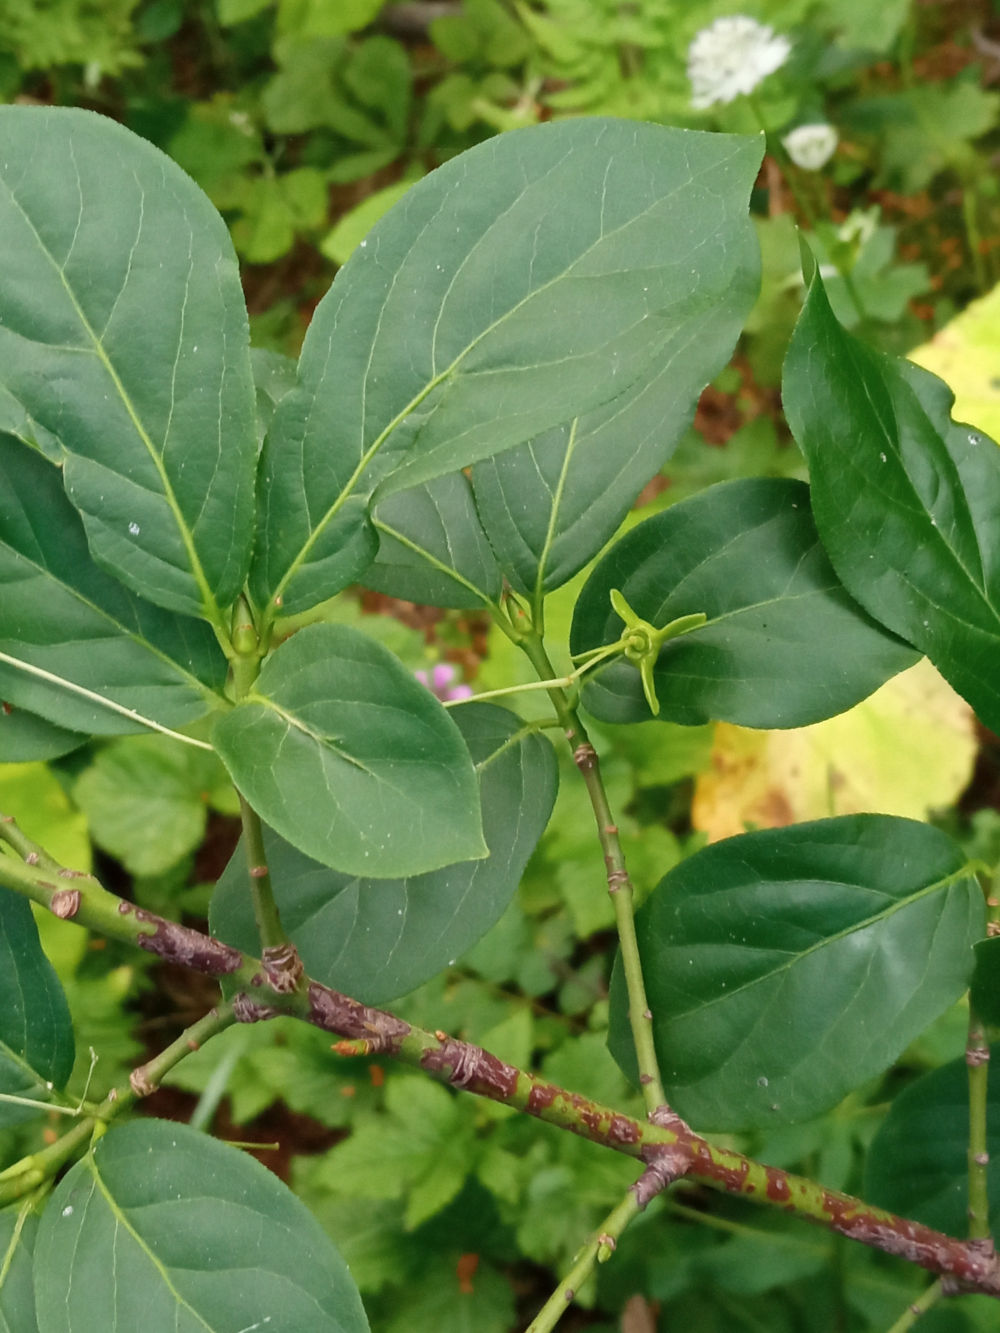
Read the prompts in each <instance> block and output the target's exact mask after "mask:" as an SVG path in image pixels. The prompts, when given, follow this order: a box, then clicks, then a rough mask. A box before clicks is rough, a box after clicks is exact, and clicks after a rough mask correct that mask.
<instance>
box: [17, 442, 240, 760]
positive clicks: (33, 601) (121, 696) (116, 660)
mask: <svg viewBox="0 0 1000 1333" xmlns="http://www.w3.org/2000/svg"><path fill="white" fill-rule="evenodd" d="M0 475H2V477H3V486H2V487H0V586H2V588H3V595H2V596H0V653H5V654H7V655H8V656H9V657H14V658H17V659H18V661H21V662H26V663H27V664H28V665H29V666H34V667H39V668H41V669H42V670H44V671H46V672H48V673H50V675H52V676H56V677H58V678H59V679H60V680H62V681H67V682H69V685H76V686H79V687H80V688H81V689H83V690H86V691H90V693H91V694H93V695H97V696H99V697H100V698H106V699H109V700H111V701H113V702H114V703H117V704H119V705H121V706H122V707H123V708H129V709H134V710H135V711H136V712H138V713H141V714H142V716H143V717H148V718H151V719H152V720H153V721H154V722H160V723H161V724H163V725H165V726H174V727H176V726H180V725H182V724H183V723H185V722H191V721H193V720H194V719H195V718H197V717H201V716H203V715H204V714H205V713H207V712H208V711H209V710H210V708H211V707H212V706H213V705H214V706H218V705H219V704H220V703H221V699H220V696H219V694H218V693H217V691H221V689H222V686H223V685H224V683H225V679H226V660H225V658H224V657H223V655H222V652H221V651H220V649H219V645H218V643H217V642H216V640H215V636H214V635H213V634H212V631H211V630H210V629H209V627H208V626H207V625H206V624H204V623H201V622H199V621H197V620H193V619H189V618H188V617H186V616H177V615H174V614H173V612H170V611H164V610H162V609H161V608H160V607H158V606H154V605H152V604H151V603H150V602H147V601H144V600H143V599H142V598H140V597H136V596H135V595H134V593H131V592H129V591H128V590H127V589H126V588H124V587H122V585H121V584H120V583H119V582H118V581H117V580H116V579H113V578H111V577H110V575H108V574H105V573H104V571H103V570H102V569H99V568H98V566H97V565H96V564H95V563H94V561H93V559H92V558H91V555H90V552H89V550H88V549H87V542H86V538H85V536H84V531H83V524H82V523H81V521H80V516H79V514H77V512H76V510H75V509H74V508H73V506H72V505H71V504H70V502H69V501H68V500H67V498H66V496H65V495H64V493H63V490H62V486H61V484H60V481H59V470H58V468H56V467H53V465H52V464H51V463H49V462H46V460H45V459H44V458H43V457H42V456H41V455H40V454H37V453H35V452H33V451H32V450H31V449H29V448H28V447H27V446H26V445H24V444H22V443H21V442H20V441H18V440H15V439H13V438H11V436H9V435H3V434H0ZM0 698H3V699H5V700H8V701H9V702H10V703H13V704H17V705H19V706H20V707H22V708H27V709H29V710H31V711H32V712H35V713H39V714H41V715H42V716H43V717H44V718H46V719H48V720H49V721H51V722H54V723H56V724H58V725H59V726H62V727H66V728H70V729H74V730H76V731H79V732H84V733H87V734H94V735H107V734H115V733H119V732H127V731H136V730H141V727H140V726H139V724H137V723H136V722H134V721H132V720H130V719H129V718H127V717H124V716H123V715H122V714H121V713H120V712H116V711H114V710H112V709H111V708H106V707H104V706H103V705H102V704H101V703H100V701H99V698H98V699H89V698H87V697H85V696H84V695H81V694H80V693H79V691H74V690H72V689H71V688H67V687H66V686H61V685H59V684H55V683H53V682H51V681H46V680H41V679H39V678H38V677H37V676H34V675H31V674H29V673H28V672H26V671H23V670H20V669H18V668H17V667H15V666H12V665H10V664H8V663H4V662H0ZM0 757H6V756H3V755H2V752H0Z"/></svg>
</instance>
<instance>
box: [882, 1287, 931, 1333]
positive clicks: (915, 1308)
mask: <svg viewBox="0 0 1000 1333" xmlns="http://www.w3.org/2000/svg"><path fill="white" fill-rule="evenodd" d="M943 1295H944V1288H943V1287H942V1285H941V1283H940V1282H932V1283H931V1285H930V1286H929V1287H928V1288H927V1290H926V1291H925V1292H924V1293H923V1295H922V1296H918V1297H917V1299H916V1300H915V1301H912V1302H911V1303H910V1304H909V1305H908V1306H907V1307H906V1309H905V1310H904V1311H903V1313H902V1314H901V1315H900V1316H899V1318H898V1319H897V1320H896V1322H895V1323H894V1324H893V1326H892V1328H890V1329H889V1333H906V1330H907V1329H909V1328H912V1327H913V1325H914V1324H915V1323H916V1322H917V1320H918V1319H919V1318H920V1316H921V1315H923V1314H926V1313H927V1311H928V1310H929V1309H930V1308H931V1307H932V1306H934V1305H937V1303H938V1301H939V1300H940V1299H941V1297H942V1296H943Z"/></svg>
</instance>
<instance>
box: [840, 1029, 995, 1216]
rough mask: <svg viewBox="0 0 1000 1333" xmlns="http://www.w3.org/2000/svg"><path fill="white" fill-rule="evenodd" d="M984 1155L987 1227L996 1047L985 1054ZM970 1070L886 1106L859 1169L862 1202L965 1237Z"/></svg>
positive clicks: (923, 1085)
mask: <svg viewBox="0 0 1000 1333" xmlns="http://www.w3.org/2000/svg"><path fill="white" fill-rule="evenodd" d="M990 1053H991V1059H990V1068H989V1092H988V1107H987V1139H986V1148H987V1151H988V1152H989V1155H990V1164H989V1167H988V1168H987V1176H988V1190H989V1196H990V1200H991V1206H990V1224H991V1227H992V1228H996V1227H997V1226H998V1225H1000V1069H998V1068H997V1064H998V1061H1000V1046H993V1047H991V1052H990ZM968 1154H969V1070H968V1066H967V1065H966V1063H965V1060H964V1058H960V1059H958V1060H952V1061H951V1062H950V1063H949V1064H946V1065H942V1066H941V1068H940V1069H935V1070H932V1071H931V1073H929V1074H925V1075H924V1076H923V1078H920V1079H918V1080H917V1081H916V1083H912V1084H911V1085H910V1086H909V1087H908V1088H904V1090H903V1091H902V1092H901V1093H900V1094H899V1096H898V1097H896V1098H894V1099H893V1102H892V1105H891V1106H890V1107H889V1114H888V1115H887V1116H886V1118H885V1119H884V1120H883V1122H882V1124H881V1125H880V1126H879V1131H878V1133H877V1134H876V1135H875V1137H874V1139H873V1140H872V1143H871V1147H870V1148H869V1149H868V1156H867V1159H866V1162H865V1184H864V1196H865V1198H866V1199H870V1200H871V1202H872V1203H873V1204H875V1205H877V1206H878V1207H880V1208H889V1209H891V1210H892V1211H893V1212H898V1213H902V1214H903V1216H904V1217H912V1218H914V1219H915V1220H916V1221H918V1222H924V1223H926V1225H927V1226H930V1227H934V1228H935V1229H936V1230H939V1231H946V1232H947V1233H948V1234H949V1235H951V1236H965V1235H967V1234H968V1229H969V1215H968V1212H967V1208H968V1188H969V1155H968Z"/></svg>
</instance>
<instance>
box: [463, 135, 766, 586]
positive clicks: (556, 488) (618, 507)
mask: <svg viewBox="0 0 1000 1333" xmlns="http://www.w3.org/2000/svg"><path fill="white" fill-rule="evenodd" d="M712 141H713V142H712V143H711V149H710V151H709V150H706V152H705V155H704V156H703V157H701V158H700V159H699V160H700V162H701V164H702V167H703V168H704V170H703V172H699V175H698V176H688V177H687V178H686V179H682V180H679V181H678V184H677V189H676V191H675V193H674V196H673V197H674V200H675V201H676V203H678V204H682V206H683V207H684V209H685V216H686V218H688V219H689V220H692V221H693V220H694V219H697V220H698V222H699V225H700V227H701V237H700V239H696V237H695V236H694V234H692V235H691V238H690V239H691V246H692V251H691V262H692V263H696V264H697V266H698V286H697V288H696V289H695V291H694V293H693V294H692V296H691V298H690V299H689V300H686V301H684V302H683V303H681V304H679V305H678V306H677V307H676V309H675V311H674V321H673V325H672V327H671V328H669V329H668V330H665V331H664V335H663V337H662V338H661V341H660V346H659V359H658V361H657V364H656V367H655V368H654V369H651V370H650V372H649V373H648V374H647V375H645V376H643V378H642V379H640V380H639V381H638V382H637V383H636V384H634V385H632V386H631V387H630V388H629V389H628V390H626V392H625V393H623V394H620V395H619V396H618V397H617V398H615V399H614V400H613V402H610V403H606V404H604V405H602V406H600V407H598V408H596V409H593V410H591V411H589V412H585V413H584V414H583V415H582V416H580V417H575V418H574V419H573V420H572V421H569V422H566V423H564V424H562V425H560V426H558V427H557V428H556V429H554V430H551V431H547V432H546V433H545V434H543V435H540V436H539V437H538V438H537V439H535V440H532V441H531V443H530V444H525V445H521V446H519V447H518V448H516V449H512V450H509V451H507V452H506V453H503V454H499V455H497V456H496V457H494V458H490V459H487V460H486V461H485V462H482V463H478V464H477V465H476V466H475V467H474V468H473V469H472V485H473V489H474V490H475V495H476V505H477V507H478V509H479V513H480V517H481V518H482V522H483V526H484V528H485V529H486V534H487V536H488V537H489V539H490V542H491V543H492V545H493V548H494V550H495V551H496V552H497V555H498V558H499V560H500V563H501V566H502V568H503V571H504V573H505V574H506V576H507V578H508V579H509V581H510V583H511V584H512V585H513V587H515V588H516V589H517V590H518V591H519V592H523V593H525V594H527V595H529V596H530V595H535V596H539V595H541V594H542V593H545V592H551V591H552V589H553V588H558V587H559V586H560V585H561V584H563V583H565V582H566V581H567V580H568V579H570V578H572V577H573V575H574V574H575V573H576V572H577V571H578V570H579V569H582V568H583V566H584V565H585V564H586V563H587V561H588V560H590V559H591V558H592V557H593V556H595V555H596V554H597V552H598V551H599V550H600V549H601V547H602V546H603V545H604V543H605V542H606V541H607V540H608V539H609V538H610V537H612V536H613V535H614V533H615V532H616V531H617V529H618V526H619V524H620V523H621V521H622V519H623V518H624V517H625V514H626V513H627V511H628V509H629V508H630V506H631V505H632V503H633V501H634V500H635V497H636V496H637V495H638V494H639V492H640V491H641V490H642V488H643V486H645V484H646V482H647V481H648V480H649V479H650V477H652V476H653V475H654V474H655V473H657V472H658V471H659V470H660V468H661V467H663V465H664V463H665V462H666V461H667V459H668V458H669V457H670V455H671V454H672V453H673V451H674V449H675V448H676V446H677V442H678V440H679V439H680V438H681V435H682V434H683V432H684V430H685V429H686V427H687V426H688V424H689V423H690V420H691V418H692V416H693V415H694V409H695V405H696V403H697V399H698V395H699V394H700V393H701V391H702V389H704V387H705V385H706V384H707V383H708V382H709V380H711V379H712V378H713V376H715V375H716V374H717V373H718V371H720V370H721V369H722V367H723V366H724V365H725V364H726V362H727V361H728V360H729V356H730V354H731V352H732V350H733V346H734V344H735V342H736V339H737V338H738V337H739V335H740V331H741V329H742V328H743V323H744V320H745V319H746V317H747V315H748V314H749V312H750V309H751V307H752V306H753V303H754V301H755V300H756V297H757V289H758V287H759V285H760V258H759V252H758V248H757V242H756V239H755V236H754V233H753V229H752V227H751V225H750V221H749V218H748V215H747V200H748V197H749V193H750V189H751V187H752V185H753V182H754V179H755V178H756V174H757V167H758V161H757V157H756V155H755V154H753V153H749V152H748V153H746V154H743V155H740V156H739V157H732V156H730V155H729V150H728V147H727V146H726V145H725V143H724V141H722V142H719V136H717V135H713V136H712ZM706 172H707V173H708V175H711V176H715V177H716V178H717V180H718V185H719V187H721V188H714V187H713V188H712V189H711V190H708V189H707V188H706V186H707V185H708V176H707V175H706V174H705V173H706ZM682 201H683V202H682ZM695 252H697V257H695ZM677 265H678V270H677V271H676V273H675V278H676V280H677V281H678V282H679V283H683V282H685V281H686V279H685V278H682V277H681V274H680V269H681V268H682V267H683V265H684V258H683V256H681V255H678V256H677Z"/></svg>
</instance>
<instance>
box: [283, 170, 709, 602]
mask: <svg viewBox="0 0 1000 1333" xmlns="http://www.w3.org/2000/svg"><path fill="white" fill-rule="evenodd" d="M721 165H723V164H722V163H712V164H710V165H709V166H708V167H706V168H705V169H704V170H703V171H701V172H693V173H692V175H691V176H690V178H689V179H687V180H685V181H684V182H683V185H684V187H688V186H690V185H691V184H693V183H694V182H695V181H697V180H698V179H699V177H700V176H702V175H706V174H709V173H711V172H714V171H716V170H717V169H718V168H719V167H720V166H721ZM534 183H535V184H537V182H534ZM680 188H681V186H678V187H676V189H675V190H674V191H672V192H671V193H673V194H676V193H677V190H679V189H680ZM667 197H669V196H664V197H663V198H658V199H656V200H654V202H653V203H651V204H650V205H649V206H648V207H647V208H645V209H643V210H641V211H640V212H637V213H634V214H633V215H632V216H631V217H630V218H629V219H628V221H627V222H623V223H622V224H621V225H620V226H619V227H616V228H614V230H613V231H610V232H604V231H603V230H602V231H601V234H600V235H599V236H598V238H597V239H596V240H595V241H593V242H592V243H591V244H590V245H589V246H587V247H586V249H584V250H581V251H580V253H579V254H578V255H576V256H575V257H574V259H573V261H572V263H571V264H569V265H568V266H567V267H566V268H565V269H563V270H562V272H560V273H558V274H556V275H555V276H554V277H552V278H550V279H549V280H548V281H547V282H544V283H542V284H541V286H539V287H536V288H534V289H533V290H532V291H530V292H529V293H528V294H527V295H526V296H523V297H521V299H520V300H519V301H516V302H515V303H514V305H512V306H511V307H510V309H509V310H505V311H504V312H503V314H502V315H500V316H498V317H497V318H496V319H495V320H493V322H492V323H490V324H488V325H487V326H486V327H485V328H484V329H483V330H482V331H481V332H480V333H478V334H477V335H476V337H475V338H473V339H472V340H471V341H470V342H469V343H468V345H467V346H466V347H464V348H463V349H462V351H461V352H459V353H458V355H457V356H455V357H454V359H453V360H452V361H451V363H450V364H449V365H448V366H446V367H444V369H442V370H440V371H438V372H437V373H436V374H434V375H432V376H431V377H430V379H429V380H428V382H427V383H426V384H425V385H424V386H423V388H422V389H420V390H419V391H418V392H417V393H416V394H414V396H413V398H412V399H411V400H410V401H409V402H408V403H407V404H406V405H405V406H404V407H402V408H401V409H400V410H399V411H398V412H397V413H396V415H395V416H394V417H393V418H392V420H391V421H390V422H389V423H388V425H386V426H385V427H384V428H383V429H382V431H381V432H380V433H379V435H378V436H377V437H376V439H375V440H374V441H373V442H372V444H371V445H369V447H368V449H367V450H366V451H365V452H364V453H363V454H362V456H361V459H360V461H359V462H358V464H357V466H356V467H355V469H354V471H353V472H352V474H351V476H350V477H349V478H348V480H347V482H346V483H345V485H344V488H343V489H342V490H341V492H340V494H339V495H338V496H337V498H336V499H335V500H334V502H333V504H331V505H330V507H329V508H328V509H327V511H326V513H325V514H324V515H323V517H322V518H321V519H320V520H319V522H318V523H317V524H316V526H315V527H314V528H313V529H312V531H311V532H310V533H309V536H308V537H307V538H306V540H305V541H304V542H303V544H302V547H301V549H300V551H299V553H298V554H297V555H296V557H295V559H294V560H293V561H292V562H291V564H290V565H289V567H288V569H287V570H286V572H285V574H284V575H283V576H282V578H281V580H280V581H279V583H278V585H277V587H276V588H275V589H274V591H273V592H272V594H271V597H270V600H269V602H268V606H269V608H271V610H272V614H273V609H274V607H275V599H276V598H279V597H283V595H284V591H285V589H286V588H287V586H288V584H289V582H290V581H291V579H292V578H293V577H294V576H295V574H296V573H297V572H298V570H299V569H300V568H301V566H302V565H303V564H304V563H305V562H306V560H307V559H308V556H309V552H310V551H311V550H312V548H313V546H314V545H315V543H316V542H317V541H318V540H319V538H320V536H321V534H322V533H323V531H324V530H325V529H326V527H327V526H328V525H329V524H330V523H331V522H332V521H333V519H334V518H335V517H336V515H337V513H338V512H339V511H340V509H341V508H342V507H343V505H344V504H345V503H346V502H347V500H348V499H349V497H350V496H351V495H352V494H353V492H354V488H355V487H356V486H357V484H358V482H359V481H360V479H361V477H362V475H363V474H364V472H365V471H366V470H367V468H368V465H369V463H370V462H371V460H372V459H373V458H374V457H375V456H376V454H377V453H378V452H379V450H380V449H381V448H382V445H383V444H384V443H385V441H386V440H387V439H388V438H389V436H390V435H391V434H392V433H393V432H394V431H395V430H396V429H397V427H398V426H399V425H400V423H401V422H402V421H404V420H405V419H406V417H408V416H409V415H410V413H411V412H413V411H414V410H415V409H416V408H417V407H419V406H420V404H421V403H422V402H423V401H424V400H425V399H426V398H427V396H428V395H429V394H430V393H431V392H432V391H433V390H434V389H436V388H437V386H438V385H439V384H442V383H443V382H444V381H445V380H447V379H449V378H450V377H451V376H452V375H453V374H454V372H455V371H456V370H457V369H458V368H459V367H460V366H461V364H462V362H463V361H464V360H465V359H466V358H467V357H468V356H469V355H470V354H471V353H472V352H473V351H474V350H475V349H476V347H478V345H479V344H480V343H481V342H482V341H483V340H484V339H485V338H487V337H489V335H490V334H491V333H493V332H494V331H495V330H496V329H498V328H501V327H502V326H503V325H504V324H505V323H506V322H507V321H508V320H510V319H512V318H513V317H514V316H515V315H516V314H517V313H518V312H519V311H520V309H521V308H522V306H524V305H526V304H528V302H530V301H534V300H536V299H537V298H538V297H540V296H541V295H543V294H544V293H545V292H546V291H548V290H549V288H550V287H553V286H555V284H556V283H559V282H564V281H565V280H566V279H567V277H568V276H569V275H570V274H571V273H572V271H573V269H574V268H576V267H577V266H578V265H579V264H581V263H582V262H583V261H584V260H585V259H587V258H588V257H589V256H590V254H591V252H592V251H593V250H595V249H596V248H597V247H598V246H599V245H602V244H604V242H605V241H607V240H608V239H609V238H610V237H612V236H615V235H617V234H618V233H619V232H622V231H625V230H627V229H628V228H629V227H631V226H633V225H634V224H635V223H636V222H637V221H638V220H639V219H640V218H642V217H644V216H645V215H646V214H647V213H650V212H652V211H653V210H654V209H656V208H659V207H661V206H662V204H663V202H664V198H667ZM478 243H479V242H478V241H477V243H476V244H478ZM473 249H475V246H474V247H473ZM471 254H472V251H471V250H470V252H469V255H471ZM468 258H469V256H468V255H467V256H466V258H465V260H464V261H463V263H464V262H466V261H467V260H468ZM622 271H624V270H622ZM627 271H628V272H630V273H631V272H633V271H634V270H632V269H629V270H627ZM603 276H609V275H603ZM384 308H385V307H384V306H383V308H382V310H381V311H380V312H379V321H380V322H381V317H382V314H383V313H384ZM439 316H440V311H439ZM643 318H645V316H644V317H643ZM640 322H641V321H640ZM374 341H375V340H374V339H373V347H372V349H371V353H373V351H374ZM371 353H370V355H369V366H370V364H371ZM479 373H482V372H479ZM638 378H639V375H638V373H637V375H636V379H635V380H633V381H632V383H635V382H636V380H638ZM628 387H629V386H628V384H625V385H622V386H621V387H620V389H619V392H625V390H627V388H628ZM311 396H312V398H313V400H315V398H316V389H313V390H312V394H311ZM278 605H279V606H280V602H279V603H278Z"/></svg>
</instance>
